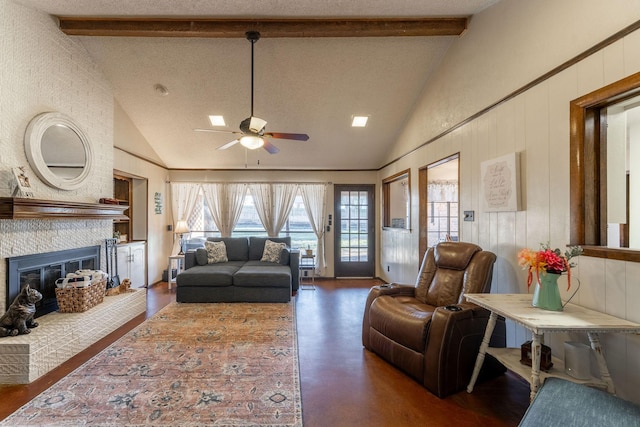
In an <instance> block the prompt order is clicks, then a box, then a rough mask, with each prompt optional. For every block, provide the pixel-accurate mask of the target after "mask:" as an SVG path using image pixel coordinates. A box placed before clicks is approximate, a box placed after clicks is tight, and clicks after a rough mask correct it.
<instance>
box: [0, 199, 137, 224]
mask: <svg viewBox="0 0 640 427" xmlns="http://www.w3.org/2000/svg"><path fill="white" fill-rule="evenodd" d="M128 208H129V206H125V205H107V204H101V203H81V202H68V201H58V200H41V199H29V198H20V197H0V219H55V218H61V219H68V218H75V219H119V220H120V219H121V220H125V219H128V218H127V217H126V216H125V215H124V211H125V210H127V209H128Z"/></svg>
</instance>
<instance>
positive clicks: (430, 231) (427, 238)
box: [418, 153, 460, 259]
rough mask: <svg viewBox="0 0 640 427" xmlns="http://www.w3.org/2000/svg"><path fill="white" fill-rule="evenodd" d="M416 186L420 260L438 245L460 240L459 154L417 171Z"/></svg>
mask: <svg viewBox="0 0 640 427" xmlns="http://www.w3.org/2000/svg"><path fill="white" fill-rule="evenodd" d="M418 186H419V191H418V193H419V199H420V207H419V210H420V225H419V228H420V236H419V250H420V258H419V259H422V258H423V257H424V253H425V252H426V251H427V249H428V248H429V247H431V246H435V245H436V244H437V243H438V242H442V241H445V240H452V241H458V240H459V239H460V231H459V217H460V209H459V194H460V153H456V154H453V155H451V156H448V157H445V158H444V159H440V160H438V161H436V162H433V163H431V164H429V165H427V166H424V167H422V168H420V170H419V171H418Z"/></svg>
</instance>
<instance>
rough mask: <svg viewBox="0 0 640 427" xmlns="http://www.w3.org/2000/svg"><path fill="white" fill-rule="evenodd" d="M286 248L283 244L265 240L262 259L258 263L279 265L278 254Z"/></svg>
mask: <svg viewBox="0 0 640 427" xmlns="http://www.w3.org/2000/svg"><path fill="white" fill-rule="evenodd" d="M286 247H287V245H286V244H285V243H282V242H279V243H276V242H274V241H271V240H267V241H266V242H264V251H263V252H262V258H260V261H262V262H277V263H279V262H280V254H281V253H282V251H283V250H284V249H286Z"/></svg>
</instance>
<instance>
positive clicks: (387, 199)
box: [382, 169, 411, 230]
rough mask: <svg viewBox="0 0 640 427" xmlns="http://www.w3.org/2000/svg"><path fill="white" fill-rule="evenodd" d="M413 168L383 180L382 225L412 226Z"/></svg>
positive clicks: (404, 227)
mask: <svg viewBox="0 0 640 427" xmlns="http://www.w3.org/2000/svg"><path fill="white" fill-rule="evenodd" d="M410 172H411V170H410V169H406V170H403V171H402V172H399V173H397V174H395V175H392V176H390V177H388V178H385V179H383V180H382V203H383V215H382V226H383V227H390V228H403V229H407V230H408V229H410V228H411V218H410V215H409V214H410V212H411V175H410Z"/></svg>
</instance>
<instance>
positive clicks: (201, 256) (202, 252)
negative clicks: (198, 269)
mask: <svg viewBox="0 0 640 427" xmlns="http://www.w3.org/2000/svg"><path fill="white" fill-rule="evenodd" d="M208 263H209V255H208V253H207V250H206V249H205V248H197V249H196V264H197V265H207V264H208Z"/></svg>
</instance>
